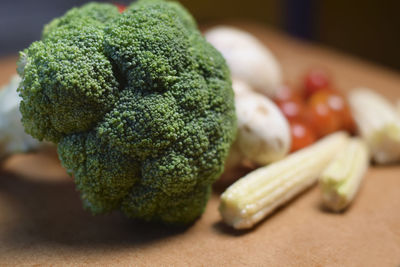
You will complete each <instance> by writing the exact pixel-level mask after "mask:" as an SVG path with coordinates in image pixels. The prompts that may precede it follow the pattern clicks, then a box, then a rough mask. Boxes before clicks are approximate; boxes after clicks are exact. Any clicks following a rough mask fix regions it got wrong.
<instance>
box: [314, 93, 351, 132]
mask: <svg viewBox="0 0 400 267" xmlns="http://www.w3.org/2000/svg"><path fill="white" fill-rule="evenodd" d="M346 109H347V103H346V101H345V99H344V97H343V96H342V95H340V94H339V93H337V92H334V91H332V90H321V91H318V92H316V93H314V94H313V95H312V96H311V97H310V99H309V101H308V114H307V116H308V122H309V124H310V125H311V126H312V127H313V129H314V131H315V132H316V134H317V136H318V137H322V136H325V135H328V134H330V133H333V132H336V131H339V130H341V129H343V128H344V127H343V126H344V120H343V116H344V115H345V110H346Z"/></svg>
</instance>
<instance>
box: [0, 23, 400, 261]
mask: <svg viewBox="0 0 400 267" xmlns="http://www.w3.org/2000/svg"><path fill="white" fill-rule="evenodd" d="M236 25H237V26H240V27H242V28H244V29H247V30H249V31H251V32H253V33H254V34H255V35H256V36H258V37H259V38H260V39H261V40H262V41H263V42H264V43H265V44H266V45H268V46H269V47H270V48H271V50H272V51H273V52H274V53H275V54H276V56H277V57H278V59H279V61H280V62H281V63H282V65H283V69H284V76H285V77H286V78H287V80H288V81H289V82H293V83H298V80H299V77H300V76H301V75H302V74H303V73H304V72H305V70H307V69H308V68H309V67H312V66H325V67H328V68H329V69H330V70H331V71H332V74H333V76H334V79H335V83H337V85H338V88H339V89H341V90H344V91H345V90H349V89H350V88H352V87H354V86H361V85H362V86H368V87H371V88H374V89H376V90H377V91H379V92H380V93H382V94H384V95H385V96H387V97H389V98H390V99H395V98H400V75H399V73H395V72H392V71H390V70H387V69H384V68H382V67H378V66H374V65H371V64H369V63H367V62H364V61H362V60H358V59H354V58H351V57H349V56H346V55H343V54H339V53H336V52H333V51H329V50H327V49H325V48H321V47H316V46H314V45H311V44H306V43H302V42H299V41H295V40H293V39H290V38H288V37H285V36H283V35H282V34H280V33H277V32H273V31H271V30H269V29H266V28H263V27H261V26H258V25H253V24H245V23H239V24H238V23H236ZM15 61H16V58H15V57H12V58H8V59H3V60H2V61H0V84H3V83H6V82H7V81H8V79H9V77H10V75H12V74H13V73H15ZM319 193H320V192H319V191H318V188H316V187H315V188H312V189H310V190H308V191H307V192H305V193H304V194H302V195H301V196H299V197H298V198H296V199H295V200H293V201H292V202H291V203H290V204H289V205H286V206H285V207H283V208H281V209H279V210H278V211H277V212H275V213H274V214H273V215H271V216H269V218H267V219H266V220H264V221H263V222H262V223H261V224H259V225H258V227H256V228H255V229H253V230H252V231H248V232H237V231H233V230H232V229H230V228H228V227H226V226H225V225H224V224H223V223H222V222H221V220H220V217H219V214H218V211H217V208H218V194H214V195H213V197H212V199H211V201H210V202H209V204H208V206H207V210H206V212H205V213H204V215H203V216H202V217H201V218H200V219H199V220H198V221H197V222H196V223H195V224H194V225H193V226H191V227H188V228H186V229H175V228H168V227H162V226H158V225H151V224H150V225H149V224H144V223H138V222H132V221H130V220H128V219H126V218H124V217H123V216H122V215H121V214H119V213H113V214H111V215H104V216H97V217H93V216H91V215H90V214H88V212H86V211H84V210H82V207H81V203H80V199H79V195H78V193H77V192H76V191H75V189H74V184H73V182H72V180H71V178H70V177H68V176H67V175H66V173H65V171H64V169H63V168H62V167H61V166H60V163H59V161H58V159H57V155H56V153H55V151H54V149H51V148H50V149H47V150H45V151H42V152H40V153H36V154H29V155H18V156H13V157H11V158H9V159H7V160H6V161H5V162H3V163H1V165H0V265H12V266H13V265H17V264H18V265H37V264H40V265H87V264H90V265H99V264H102V265H111V264H121V265H133V266H154V265H163V266H171V265H173V266H232V265H251V266H399V265H400V166H388V167H374V168H371V169H370V170H369V171H368V174H367V175H366V177H365V182H364V184H363V186H362V189H361V192H360V194H359V195H358V197H357V199H356V201H355V202H354V204H353V205H352V206H351V207H350V209H349V210H347V212H345V213H343V214H332V213H327V212H325V211H323V209H322V208H321V205H320V203H321V202H320V194H319Z"/></svg>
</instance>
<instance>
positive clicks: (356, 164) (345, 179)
mask: <svg viewBox="0 0 400 267" xmlns="http://www.w3.org/2000/svg"><path fill="white" fill-rule="evenodd" d="M368 165H369V155H368V148H367V145H366V143H365V142H364V141H363V140H362V139H360V138H352V139H351V140H350V141H349V143H348V144H347V145H346V147H345V148H344V149H343V150H342V151H340V152H339V154H338V155H337V156H336V157H335V159H334V160H333V161H332V162H331V163H330V164H329V165H328V167H327V168H326V169H325V170H324V171H323V172H322V174H321V178H320V186H321V189H322V199H323V202H324V204H325V206H326V207H327V208H329V209H331V210H333V211H341V210H343V209H345V208H346V207H347V206H348V205H349V204H350V203H351V201H352V200H353V198H354V196H355V195H356V193H357V191H358V189H359V187H360V184H361V181H362V179H363V177H364V175H365V172H366V171H367V168H368Z"/></svg>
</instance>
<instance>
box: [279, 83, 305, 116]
mask: <svg viewBox="0 0 400 267" xmlns="http://www.w3.org/2000/svg"><path fill="white" fill-rule="evenodd" d="M274 101H275V103H276V104H277V105H278V107H279V109H280V110H281V111H282V113H283V115H284V116H285V117H286V118H287V119H288V120H289V121H293V120H301V119H302V118H303V114H304V112H305V105H306V104H305V101H304V100H303V98H302V97H301V96H300V94H299V92H298V91H296V90H293V89H291V88H290V87H288V86H283V87H281V88H280V89H279V90H278V92H277V94H276V96H275V98H274Z"/></svg>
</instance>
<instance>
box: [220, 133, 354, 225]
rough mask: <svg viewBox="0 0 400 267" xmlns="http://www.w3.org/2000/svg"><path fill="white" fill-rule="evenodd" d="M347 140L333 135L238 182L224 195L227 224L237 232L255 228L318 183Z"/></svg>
mask: <svg viewBox="0 0 400 267" xmlns="http://www.w3.org/2000/svg"><path fill="white" fill-rule="evenodd" d="M347 141H348V136H347V134H345V133H343V132H338V133H334V134H332V135H330V136H327V137H325V138H324V139H322V140H320V141H318V142H317V143H315V144H313V145H311V146H309V147H308V148H305V149H302V150H300V151H298V152H295V153H293V154H291V155H289V156H288V157H286V158H284V159H283V160H281V161H278V162H275V163H272V164H270V165H268V166H266V167H262V168H259V169H257V170H255V171H253V172H251V173H249V174H247V175H246V176H244V177H243V178H241V179H239V180H238V181H237V182H236V183H234V184H233V185H231V186H230V187H229V188H228V189H227V190H226V191H225V192H224V193H223V194H222V196H221V203H220V207H219V210H220V213H221V215H222V218H223V220H224V222H225V223H227V224H228V225H230V226H232V227H234V228H236V229H245V228H251V227H253V226H254V225H255V224H256V223H257V222H259V221H261V220H262V219H263V218H265V217H266V216H267V215H268V214H270V213H271V212H272V211H273V210H274V209H276V208H277V207H279V206H281V205H282V204H284V203H286V202H287V201H288V200H290V199H292V198H293V197H294V196H296V195H297V194H299V193H300V192H302V191H304V190H305V189H306V188H308V187H309V186H311V185H312V184H313V183H314V182H316V180H317V178H318V176H319V175H320V173H321V172H322V170H323V169H324V168H325V167H326V166H327V165H328V163H329V162H330V161H331V160H332V158H334V156H335V155H336V154H337V153H338V152H339V151H341V150H342V149H343V147H344V146H345V144H346V143H347Z"/></svg>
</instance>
